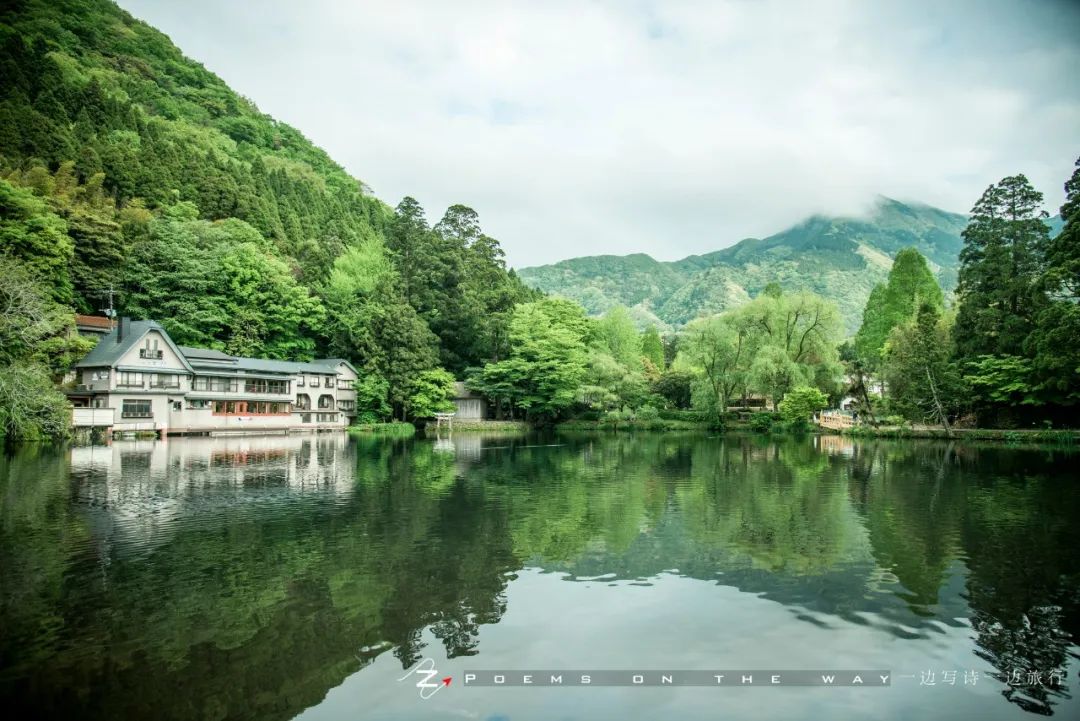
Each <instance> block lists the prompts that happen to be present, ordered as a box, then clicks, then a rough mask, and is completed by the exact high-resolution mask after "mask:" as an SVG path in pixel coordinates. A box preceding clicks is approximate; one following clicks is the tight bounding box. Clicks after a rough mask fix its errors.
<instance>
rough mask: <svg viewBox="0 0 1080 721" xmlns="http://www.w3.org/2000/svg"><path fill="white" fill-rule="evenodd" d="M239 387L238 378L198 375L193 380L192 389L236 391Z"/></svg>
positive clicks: (223, 391)
mask: <svg viewBox="0 0 1080 721" xmlns="http://www.w3.org/2000/svg"><path fill="white" fill-rule="evenodd" d="M239 389H240V382H239V381H238V380H237V379H236V378H221V377H216V376H210V377H206V376H201V377H196V378H194V379H192V381H191V390H193V391H217V392H218V393H235V392H236V391H238V390H239Z"/></svg>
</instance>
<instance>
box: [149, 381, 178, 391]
mask: <svg viewBox="0 0 1080 721" xmlns="http://www.w3.org/2000/svg"><path fill="white" fill-rule="evenodd" d="M150 387H151V388H174V389H178V388H180V381H150Z"/></svg>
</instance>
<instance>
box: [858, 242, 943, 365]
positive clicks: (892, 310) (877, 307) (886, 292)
mask: <svg viewBox="0 0 1080 721" xmlns="http://www.w3.org/2000/svg"><path fill="white" fill-rule="evenodd" d="M923 303H929V304H930V305H932V306H934V307H935V308H937V309H938V310H941V309H942V308H943V307H944V301H943V296H942V293H941V286H939V285H938V282H937V279H936V278H935V277H934V274H933V273H932V272H931V270H930V266H929V265H928V264H927V262H926V258H924V257H923V255H922V254H921V253H920V252H919V251H918V250H916V249H915V248H904V249H903V250H901V251H900V252H899V253H897V254H896V257H895V258H894V259H893V265H892V269H891V270H890V271H889V280H888V282H887V283H886V284H885V285H878V286H876V287H875V288H874V290H873V291H872V292H871V293H870V299H869V300H868V301H867V303H866V309H865V310H864V311H863V323H862V326H861V327H860V328H859V332H858V333H857V334H856V335H855V348H856V350H857V351H858V353H859V355H860V357H862V358H863V359H864V360H866V361H867V362H869V363H870V364H871V365H873V364H876V363H877V362H878V361H880V360H881V351H882V349H883V348H884V347H885V341H886V340H887V339H888V337H889V333H891V332H892V330H893V328H896V327H897V326H898V325H900V324H902V323H904V322H906V321H907V320H909V319H911V318H912V317H914V315H915V311H916V310H917V309H918V308H919V307H920V306H921V305H922V304H923Z"/></svg>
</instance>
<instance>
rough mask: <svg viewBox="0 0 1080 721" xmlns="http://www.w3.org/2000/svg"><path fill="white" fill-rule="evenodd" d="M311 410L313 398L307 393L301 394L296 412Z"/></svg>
mask: <svg viewBox="0 0 1080 721" xmlns="http://www.w3.org/2000/svg"><path fill="white" fill-rule="evenodd" d="M310 409H311V396H309V395H308V394H307V393H301V394H299V395H298V396H296V410H298V411H306V410H310Z"/></svg>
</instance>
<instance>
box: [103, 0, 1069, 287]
mask: <svg viewBox="0 0 1080 721" xmlns="http://www.w3.org/2000/svg"><path fill="white" fill-rule="evenodd" d="M121 5H122V6H123V7H125V9H127V10H129V11H130V12H132V14H134V15H135V16H137V17H140V18H142V19H144V20H146V21H147V22H149V23H151V24H153V25H155V26H156V27H158V28H159V29H161V30H162V31H164V32H165V33H167V34H168V35H170V36H171V37H172V39H173V41H174V42H176V43H177V44H178V45H179V46H180V47H181V49H182V50H184V52H185V53H186V54H187V55H188V56H190V57H193V58H195V59H197V60H199V61H200V62H203V63H204V64H205V65H206V66H207V67H208V68H209V69H210V70H212V71H214V72H216V73H218V74H219V75H220V76H221V77H222V78H224V79H225V80H226V82H228V83H230V84H231V85H232V86H233V87H234V88H235V89H236V90H237V91H239V92H241V93H242V94H244V95H246V96H248V97H250V98H252V99H253V100H254V101H255V102H256V104H258V105H259V107H260V108H261V109H262V110H264V111H265V112H268V113H270V114H271V115H273V116H275V117H277V118H279V119H281V120H284V121H286V122H289V123H290V124H292V125H294V126H296V127H297V128H299V129H300V130H301V131H302V132H303V133H304V134H305V135H307V136H308V137H310V138H311V139H312V140H314V141H315V142H316V143H317V144H318V145H320V146H322V147H323V148H325V149H326V150H327V151H328V152H329V153H330V155H331V156H332V157H333V158H335V159H336V160H337V161H338V162H340V163H342V164H343V165H344V166H345V167H346V169H348V170H349V171H350V172H351V173H352V174H354V175H355V176H357V177H358V178H360V179H362V180H364V181H365V182H366V183H368V184H369V185H370V186H371V187H372V188H374V190H375V192H376V193H377V194H378V195H379V196H380V197H381V198H383V199H384V200H386V201H387V202H389V203H391V204H396V203H397V201H398V200H399V199H400V198H401V197H402V196H404V195H412V196H414V197H416V198H417V199H418V200H419V201H420V202H421V203H422V204H423V205H424V207H425V208H427V209H428V212H429V214H430V215H431V216H432V220H433V221H435V220H437V219H438V217H439V215H441V211H442V209H444V208H445V207H447V206H449V205H451V204H453V203H465V204H467V205H470V206H472V207H473V208H475V209H476V210H477V211H478V212H479V214H480V218H481V222H482V225H483V227H484V229H485V231H486V232H488V233H489V234H490V235H492V236H494V237H496V238H498V239H499V240H500V241H501V242H502V244H503V247H504V248H505V249H506V251H507V256H508V259H509V261H510V262H511V263H512V264H513V265H516V266H519V267H521V266H525V265H532V264H536V263H545V262H552V261H555V260H559V259H562V258H566V257H572V256H578V255H585V254H599V253H619V254H622V253H631V252H647V253H650V254H652V255H654V256H656V257H659V258H664V259H672V258H677V257H682V256H684V255H687V254H689V253H701V252H707V251H710V250H715V249H717V248H720V247H724V246H726V245H730V244H731V243H733V242H736V241H737V240H739V239H741V238H743V237H747V236H763V235H768V234H770V233H773V232H776V231H778V230H781V229H783V228H784V227H786V226H787V225H789V224H791V223H793V222H796V221H798V220H800V219H801V218H803V217H805V216H806V215H808V214H810V213H813V212H827V213H834V214H840V213H857V212H860V211H861V210H862V209H864V208H865V207H866V205H867V203H868V202H869V201H870V200H871V199H872V198H873V197H874V196H876V195H877V194H884V195H888V196H891V197H898V198H903V199H912V200H920V201H923V202H927V203H930V204H932V205H937V206H940V207H944V208H946V209H949V210H956V211H966V210H967V209H968V208H970V207H971V205H972V204H973V203H974V201H975V200H976V199H977V198H978V196H979V194H981V192H982V191H983V190H984V189H985V187H986V186H987V185H989V184H990V183H992V182H995V181H996V180H998V179H1000V178H1001V177H1003V176H1005V175H1009V174H1012V173H1016V172H1024V173H1026V174H1027V175H1028V176H1029V177H1030V178H1031V179H1032V181H1033V182H1034V183H1035V184H1036V186H1037V187H1038V188H1039V189H1041V190H1042V191H1043V192H1044V193H1045V194H1046V197H1047V205H1048V208H1049V209H1050V210H1051V212H1056V208H1057V206H1058V205H1060V203H1061V200H1062V197H1063V191H1062V189H1061V186H1062V184H1063V182H1064V180H1065V179H1066V177H1067V176H1068V175H1069V173H1070V172H1071V168H1072V162H1073V160H1075V158H1076V156H1077V155H1078V154H1080V136H1078V134H1077V129H1080V76H1078V74H1077V73H1076V72H1075V70H1076V68H1077V67H1080V41H1077V40H1076V38H1078V37H1080V6H1078V5H1076V4H1075V3H1071V2H1064V1H1063V2H1060V3H1053V2H1045V3H1024V4H1019V3H1010V2H1005V0H968V1H966V2H949V3H929V2H928V3H912V2H874V3H867V2H861V1H847V0H836V1H828V0H827V1H825V2H807V3H790V2H780V1H778V0H777V1H773V0H760V1H755V0H722V1H719V0H718V1H713V2H700V3H695V2H685V3H684V2H662V3H661V2H655V3H649V2H633V3H631V2H616V1H615V0H612V1H611V2H592V3H582V2H569V1H566V2H562V1H559V0H553V1H551V2H543V3H536V2H499V3H496V2H453V3H446V2H397V3H385V2H365V3H356V2H334V1H332V0H309V2H306V3H300V4H297V3H294V2H259V3H254V2H251V3H245V4H240V3H220V2H214V1H213V0H189V1H188V2H186V3H182V4H180V3H172V2H166V1H165V0H121Z"/></svg>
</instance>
